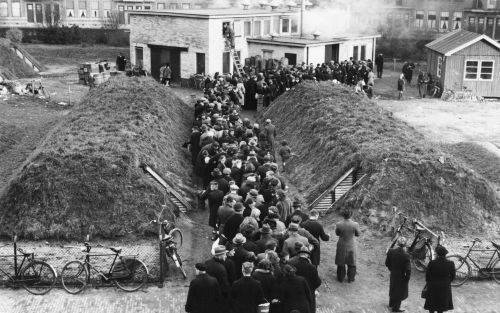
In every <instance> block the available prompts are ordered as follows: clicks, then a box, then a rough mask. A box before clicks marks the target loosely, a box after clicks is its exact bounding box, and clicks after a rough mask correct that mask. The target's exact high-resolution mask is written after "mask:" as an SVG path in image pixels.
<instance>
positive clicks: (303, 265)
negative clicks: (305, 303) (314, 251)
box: [288, 242, 321, 313]
mask: <svg viewBox="0 0 500 313" xmlns="http://www.w3.org/2000/svg"><path fill="white" fill-rule="evenodd" d="M297 243H298V242H297ZM310 258H311V253H310V252H309V249H308V248H307V247H306V246H304V245H302V246H301V248H300V249H299V251H298V255H297V257H293V258H292V259H290V260H289V261H288V264H290V265H292V266H294V267H295V269H296V272H295V274H296V275H298V276H302V277H304V278H305V280H306V281H307V284H308V285H309V288H310V289H311V300H312V303H311V312H313V313H314V312H316V289H318V288H319V286H320V285H321V278H319V275H318V269H317V268H316V266H314V265H313V264H311V260H310Z"/></svg>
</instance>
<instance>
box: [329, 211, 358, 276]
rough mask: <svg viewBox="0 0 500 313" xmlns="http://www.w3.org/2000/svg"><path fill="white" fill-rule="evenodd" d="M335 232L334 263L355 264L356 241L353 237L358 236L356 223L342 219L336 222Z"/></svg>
mask: <svg viewBox="0 0 500 313" xmlns="http://www.w3.org/2000/svg"><path fill="white" fill-rule="evenodd" d="M335 233H336V234H337V236H339V241H338V242H337V253H336V254H335V264H337V265H350V266H356V242H355V241H354V237H358V236H359V234H360V232H359V225H358V223H356V222H353V221H351V220H350V219H347V220H343V221H342V222H340V223H337V225H336V229H335Z"/></svg>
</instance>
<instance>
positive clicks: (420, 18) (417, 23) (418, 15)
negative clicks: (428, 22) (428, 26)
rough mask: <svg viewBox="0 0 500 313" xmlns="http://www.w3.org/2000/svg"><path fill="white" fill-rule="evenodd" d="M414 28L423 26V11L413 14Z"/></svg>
mask: <svg viewBox="0 0 500 313" xmlns="http://www.w3.org/2000/svg"><path fill="white" fill-rule="evenodd" d="M415 28H424V11H417V13H416V14H415Z"/></svg>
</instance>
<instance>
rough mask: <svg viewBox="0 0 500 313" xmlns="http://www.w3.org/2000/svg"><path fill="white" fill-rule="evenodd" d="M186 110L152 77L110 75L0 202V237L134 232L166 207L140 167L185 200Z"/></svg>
mask: <svg viewBox="0 0 500 313" xmlns="http://www.w3.org/2000/svg"><path fill="white" fill-rule="evenodd" d="M191 116H192V113H191V112H190V109H189V108H188V107H187V106H186V105H185V104H184V103H182V102H181V101H180V100H179V99H178V98H177V97H175V96H174V95H173V94H171V93H170V92H169V91H167V90H165V89H164V88H160V87H159V86H158V84H157V83H156V82H155V81H154V80H152V79H150V78H127V77H117V78H113V79H112V80H110V81H109V82H107V83H104V84H102V85H100V86H99V87H98V88H96V89H94V90H92V91H90V92H89V94H88V95H87V96H86V97H85V98H84V99H83V101H82V103H81V104H80V105H79V106H78V107H76V108H75V109H74V110H73V112H71V114H70V116H69V117H68V119H67V121H66V122H65V124H64V125H62V127H60V128H59V129H58V130H57V131H56V132H55V133H54V134H53V136H52V137H51V138H49V139H48V140H47V142H46V144H45V145H44V146H43V147H41V149H40V152H39V153H38V154H37V155H36V156H35V157H34V158H33V159H32V160H31V162H30V163H29V164H27V165H26V166H25V168H24V169H23V170H22V172H21V174H20V175H19V177H18V178H17V179H16V180H15V181H14V182H11V184H10V185H9V186H8V187H7V188H6V192H5V194H3V195H2V198H1V199H0V235H11V234H12V233H13V232H17V233H18V234H19V235H20V236H22V237H27V238H35V239H38V238H83V237H82V236H83V235H84V234H86V233H87V232H91V233H93V234H94V235H97V236H101V237H117V236H124V235H126V234H128V233H137V232H138V229H139V228H140V226H141V225H142V224H144V222H147V221H148V218H149V219H151V218H152V211H153V210H155V209H156V210H158V209H159V207H160V205H161V204H162V203H164V201H165V200H164V197H163V191H162V190H161V188H159V187H158V186H157V185H156V184H154V183H152V182H151V181H150V180H149V179H147V178H146V176H145V175H144V174H143V173H142V170H141V169H140V168H139V167H138V166H139V164H140V163H141V162H146V163H148V164H150V165H152V166H154V167H155V168H156V169H157V170H158V171H159V172H160V173H161V174H163V175H164V177H165V178H166V179H167V180H168V181H169V182H170V183H171V184H172V185H173V186H175V187H177V190H179V191H180V192H181V193H184V194H185V195H188V196H189V192H190V189H189V187H188V186H189V184H190V179H189V173H188V169H189V168H190V166H189V162H188V161H187V160H188V158H187V157H186V155H184V153H185V152H184V151H183V149H182V147H181V146H182V143H183V141H184V139H185V138H186V137H187V136H188V135H189V125H190V123H189V118H190V117H191Z"/></svg>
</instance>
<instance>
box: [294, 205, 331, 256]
mask: <svg viewBox="0 0 500 313" xmlns="http://www.w3.org/2000/svg"><path fill="white" fill-rule="evenodd" d="M318 217H319V212H318V211H316V210H311V212H309V219H307V220H306V221H304V222H302V224H301V225H300V226H302V227H303V228H304V229H306V230H307V231H308V232H310V233H311V235H313V236H314V238H316V239H317V240H318V246H317V247H316V248H315V249H314V250H313V251H312V252H311V263H312V264H313V265H316V266H318V265H319V262H320V259H321V250H320V245H319V242H320V239H321V240H323V241H328V240H330V235H328V234H326V233H325V230H324V228H323V225H321V224H320V223H319V222H318Z"/></svg>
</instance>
